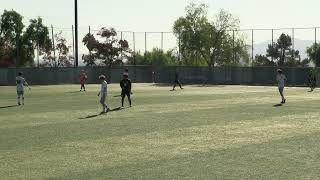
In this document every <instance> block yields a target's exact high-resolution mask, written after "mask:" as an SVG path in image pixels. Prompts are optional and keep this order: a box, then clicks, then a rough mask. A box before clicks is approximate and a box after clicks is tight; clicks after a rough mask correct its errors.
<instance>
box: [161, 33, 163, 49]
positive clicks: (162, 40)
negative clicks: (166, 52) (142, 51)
mask: <svg viewBox="0 0 320 180" xmlns="http://www.w3.org/2000/svg"><path fill="white" fill-rule="evenodd" d="M161 50H163V32H161Z"/></svg>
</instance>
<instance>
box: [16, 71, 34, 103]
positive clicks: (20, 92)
mask: <svg viewBox="0 0 320 180" xmlns="http://www.w3.org/2000/svg"><path fill="white" fill-rule="evenodd" d="M22 75H23V73H22V72H19V73H18V76H17V77H16V84H17V95H18V98H17V100H18V105H19V106H21V100H22V105H24V86H27V87H28V88H29V89H31V88H30V87H29V84H28V83H27V81H26V80H25V79H24V78H23V77H22Z"/></svg>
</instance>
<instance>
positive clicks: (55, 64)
mask: <svg viewBox="0 0 320 180" xmlns="http://www.w3.org/2000/svg"><path fill="white" fill-rule="evenodd" d="M51 37H52V50H53V58H54V66H55V67H57V61H56V48H55V43H54V35H53V26H52V24H51Z"/></svg>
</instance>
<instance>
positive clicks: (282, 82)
mask: <svg viewBox="0 0 320 180" xmlns="http://www.w3.org/2000/svg"><path fill="white" fill-rule="evenodd" d="M277 72H278V75H277V82H278V89H279V92H280V95H281V99H282V101H281V104H284V103H286V99H285V98H284V94H283V90H284V85H285V82H286V80H287V78H286V76H285V75H284V74H283V72H282V70H281V69H278V70H277Z"/></svg>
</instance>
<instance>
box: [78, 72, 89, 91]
mask: <svg viewBox="0 0 320 180" xmlns="http://www.w3.org/2000/svg"><path fill="white" fill-rule="evenodd" d="M79 78H80V84H81V89H80V91H82V89H83V90H84V91H86V87H85V86H84V85H85V83H86V81H87V79H88V77H87V75H86V73H85V71H84V70H81V73H80V76H79Z"/></svg>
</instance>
